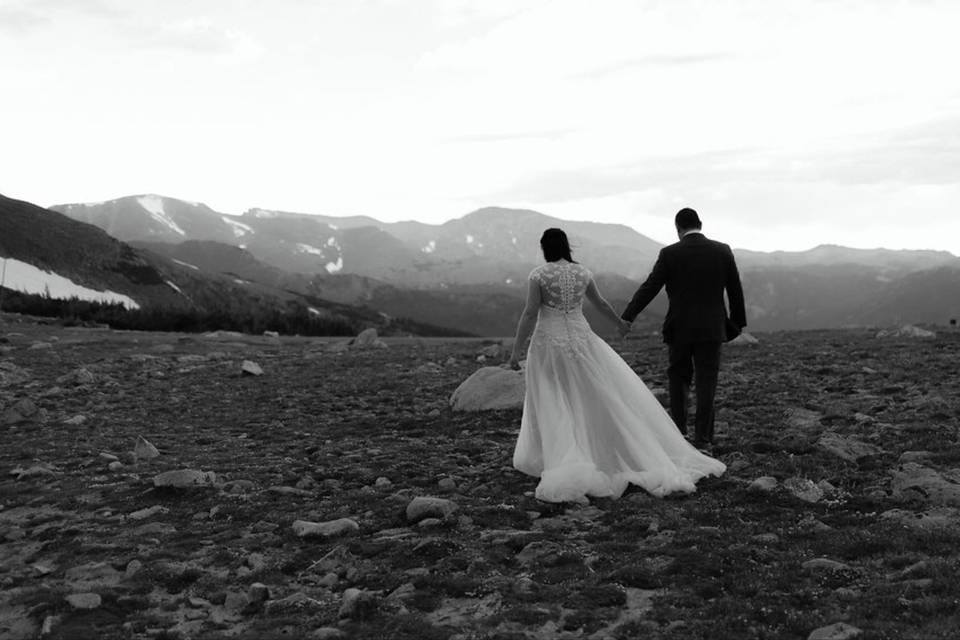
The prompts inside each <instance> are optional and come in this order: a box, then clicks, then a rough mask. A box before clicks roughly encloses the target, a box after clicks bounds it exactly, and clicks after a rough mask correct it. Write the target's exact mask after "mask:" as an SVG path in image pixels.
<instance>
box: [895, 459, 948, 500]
mask: <svg viewBox="0 0 960 640" xmlns="http://www.w3.org/2000/svg"><path fill="white" fill-rule="evenodd" d="M890 475H891V476H893V477H892V479H891V481H890V489H891V491H892V493H893V497H894V498H895V499H901V500H902V499H910V498H920V499H922V500H923V501H924V502H926V503H928V504H931V505H937V506H947V507H960V471H956V470H952V471H950V472H948V473H945V474H944V473H941V472H939V471H937V470H936V469H931V468H930V467H926V466H924V465H921V464H916V463H915V462H907V463H905V464H901V465H900V466H899V467H898V468H896V469H893V470H892V471H890Z"/></svg>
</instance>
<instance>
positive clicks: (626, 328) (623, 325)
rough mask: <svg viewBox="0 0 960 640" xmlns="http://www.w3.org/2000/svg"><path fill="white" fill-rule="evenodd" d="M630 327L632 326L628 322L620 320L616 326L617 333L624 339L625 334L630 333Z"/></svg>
mask: <svg viewBox="0 0 960 640" xmlns="http://www.w3.org/2000/svg"><path fill="white" fill-rule="evenodd" d="M632 326H633V323H632V322H628V321H626V320H624V319H623V318H621V319H620V322H619V324H618V325H617V332H619V333H620V337H621V338H626V337H627V334H628V333H630V328H631V327H632Z"/></svg>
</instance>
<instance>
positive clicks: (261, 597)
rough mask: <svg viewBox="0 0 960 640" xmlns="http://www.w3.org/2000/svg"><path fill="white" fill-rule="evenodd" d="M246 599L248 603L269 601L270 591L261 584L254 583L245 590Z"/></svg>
mask: <svg viewBox="0 0 960 640" xmlns="http://www.w3.org/2000/svg"><path fill="white" fill-rule="evenodd" d="M247 598H248V599H249V600H250V602H266V601H267V600H269V599H270V589H268V588H267V585H265V584H263V583H262V582H254V583H253V584H251V585H250V588H249V589H248V590H247Z"/></svg>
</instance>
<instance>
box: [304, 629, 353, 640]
mask: <svg viewBox="0 0 960 640" xmlns="http://www.w3.org/2000/svg"><path fill="white" fill-rule="evenodd" d="M346 637H347V636H346V635H345V634H344V633H343V631H340V629H337V628H336V627H320V628H319V629H314V630H313V632H311V633H310V638H311V639H312V640H336V639H337V638H346Z"/></svg>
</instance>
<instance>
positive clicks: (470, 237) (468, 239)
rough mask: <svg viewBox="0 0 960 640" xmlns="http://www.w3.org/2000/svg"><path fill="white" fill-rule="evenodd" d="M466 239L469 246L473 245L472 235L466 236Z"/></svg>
mask: <svg viewBox="0 0 960 640" xmlns="http://www.w3.org/2000/svg"><path fill="white" fill-rule="evenodd" d="M464 238H465V239H466V241H467V244H473V236H472V235H470V234H469V233H468V234H467V235H466V236H464Z"/></svg>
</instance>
